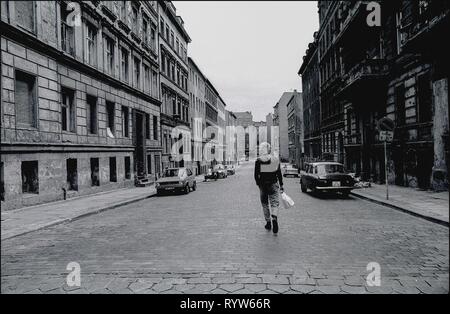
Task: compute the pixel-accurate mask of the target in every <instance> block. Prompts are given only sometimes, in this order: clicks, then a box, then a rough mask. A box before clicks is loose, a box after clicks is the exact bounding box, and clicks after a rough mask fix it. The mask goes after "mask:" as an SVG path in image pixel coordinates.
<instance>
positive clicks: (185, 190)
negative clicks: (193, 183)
mask: <svg viewBox="0 0 450 314" xmlns="http://www.w3.org/2000/svg"><path fill="white" fill-rule="evenodd" d="M190 191H191V189H190V188H189V183H188V184H186V186H185V187H184V194H189V192H190Z"/></svg>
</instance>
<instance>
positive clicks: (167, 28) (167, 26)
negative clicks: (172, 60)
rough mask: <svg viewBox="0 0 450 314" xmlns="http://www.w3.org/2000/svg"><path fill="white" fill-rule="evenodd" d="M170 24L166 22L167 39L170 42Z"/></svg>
mask: <svg viewBox="0 0 450 314" xmlns="http://www.w3.org/2000/svg"><path fill="white" fill-rule="evenodd" d="M169 32H170V31H169V25H168V24H166V40H167V42H169V37H170V35H169Z"/></svg>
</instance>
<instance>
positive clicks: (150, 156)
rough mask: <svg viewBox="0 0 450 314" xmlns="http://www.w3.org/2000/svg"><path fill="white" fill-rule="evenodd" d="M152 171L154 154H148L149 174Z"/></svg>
mask: <svg viewBox="0 0 450 314" xmlns="http://www.w3.org/2000/svg"><path fill="white" fill-rule="evenodd" d="M151 173H152V155H147V174H151Z"/></svg>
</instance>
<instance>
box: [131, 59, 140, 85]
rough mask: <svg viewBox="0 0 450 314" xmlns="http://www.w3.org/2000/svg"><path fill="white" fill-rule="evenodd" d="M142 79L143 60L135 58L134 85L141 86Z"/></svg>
mask: <svg viewBox="0 0 450 314" xmlns="http://www.w3.org/2000/svg"><path fill="white" fill-rule="evenodd" d="M140 79H141V61H140V60H139V58H136V57H135V58H134V77H133V80H134V82H133V83H134V87H137V88H139V87H140V86H139V85H140V84H139V83H140Z"/></svg>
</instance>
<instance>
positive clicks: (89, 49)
mask: <svg viewBox="0 0 450 314" xmlns="http://www.w3.org/2000/svg"><path fill="white" fill-rule="evenodd" d="M96 46H97V30H96V29H95V27H94V26H92V25H91V24H89V23H88V24H86V53H85V60H86V62H87V63H88V64H90V65H92V66H95V65H96V57H97V51H96Z"/></svg>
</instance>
